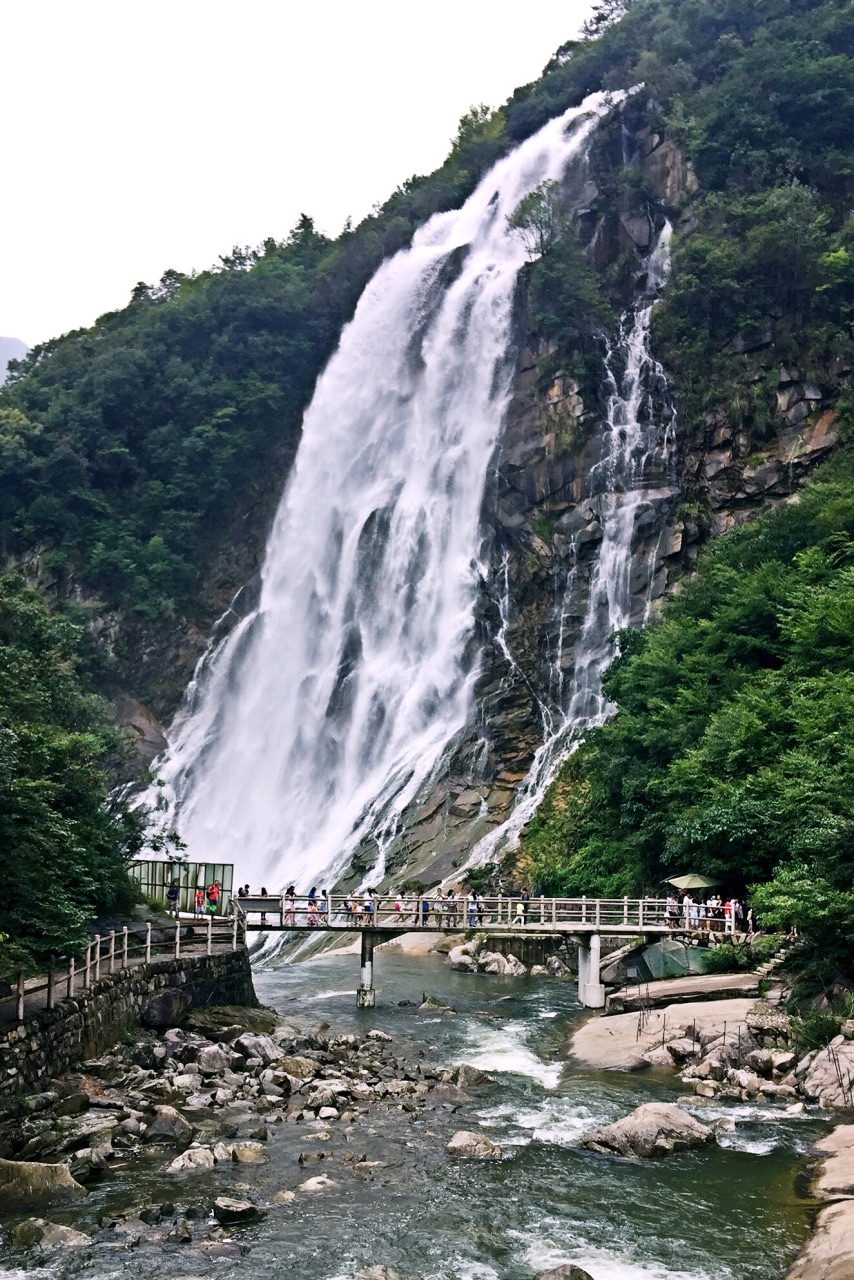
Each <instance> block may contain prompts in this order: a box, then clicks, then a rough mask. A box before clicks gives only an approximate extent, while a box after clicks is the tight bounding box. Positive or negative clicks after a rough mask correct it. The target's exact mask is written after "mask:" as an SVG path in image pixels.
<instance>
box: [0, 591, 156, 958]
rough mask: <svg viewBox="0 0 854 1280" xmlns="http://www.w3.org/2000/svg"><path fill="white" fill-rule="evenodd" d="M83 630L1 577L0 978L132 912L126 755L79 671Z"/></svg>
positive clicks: (60, 952) (136, 834) (135, 826)
mask: <svg viewBox="0 0 854 1280" xmlns="http://www.w3.org/2000/svg"><path fill="white" fill-rule="evenodd" d="M80 643H81V628H79V627H76V626H74V624H73V623H72V622H70V621H69V620H67V619H61V618H57V617H55V616H52V615H51V614H50V613H49V611H48V609H47V608H46V606H45V604H44V602H43V600H42V599H41V597H40V596H39V595H38V594H37V593H36V592H35V591H31V590H29V589H28V588H27V587H26V586H25V585H24V584H23V582H22V581H21V580H20V579H19V578H16V577H13V576H10V575H6V576H4V577H0V850H2V857H0V973H2V974H3V975H9V974H10V973H12V972H14V971H15V970H17V969H24V970H29V971H38V970H41V969H43V968H44V967H46V966H49V965H50V963H51V961H52V960H54V959H57V958H63V957H67V956H69V955H74V954H79V952H80V949H81V948H82V946H83V945H84V942H85V937H86V925H87V923H88V921H89V920H90V919H91V917H92V915H93V914H95V913H97V912H99V911H107V910H111V909H114V908H118V907H126V906H128V905H129V903H130V901H131V900H132V899H131V894H130V888H129V883H128V880H127V877H126V875H125V866H126V863H127V860H128V858H130V857H131V856H132V855H133V854H134V853H135V852H136V851H137V850H138V849H139V846H140V842H141V837H140V830H139V823H138V821H137V820H136V819H135V817H134V816H133V815H132V814H130V813H129V812H128V811H127V810H126V809H124V807H123V806H122V805H120V804H114V803H110V802H109V801H108V795H107V787H108V779H109V775H110V771H111V767H112V766H113V764H114V763H115V760H116V757H117V756H118V754H119V753H120V752H121V750H122V744H121V741H120V739H119V737H118V735H117V733H116V730H115V728H114V727H113V726H112V724H111V722H110V720H109V717H108V715H107V708H106V705H105V704H103V703H102V702H101V701H100V699H98V698H96V697H94V696H93V695H91V694H89V693H86V692H85V690H84V688H83V686H82V684H81V681H80V679H79V676H78V673H77V667H78V665H79V661H80Z"/></svg>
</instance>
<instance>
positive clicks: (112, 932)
mask: <svg viewBox="0 0 854 1280" xmlns="http://www.w3.org/2000/svg"><path fill="white" fill-rule="evenodd" d="M115 968H116V931H115V929H111V930H110V973H113V972H115Z"/></svg>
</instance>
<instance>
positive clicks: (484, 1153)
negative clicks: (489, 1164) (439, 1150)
mask: <svg viewBox="0 0 854 1280" xmlns="http://www.w3.org/2000/svg"><path fill="white" fill-rule="evenodd" d="M445 1150H446V1151H447V1152H448V1155H451V1156H460V1157H462V1158H463V1159H466V1160H500V1159H501V1154H502V1152H501V1148H500V1147H499V1146H496V1144H495V1143H494V1142H492V1141H491V1139H489V1138H487V1136H486V1135H485V1134H483V1133H473V1132H472V1131H471V1130H470V1129H460V1130H459V1131H458V1132H457V1133H455V1134H454V1136H453V1137H452V1138H451V1140H450V1142H449V1143H448V1145H447V1146H446V1147H445Z"/></svg>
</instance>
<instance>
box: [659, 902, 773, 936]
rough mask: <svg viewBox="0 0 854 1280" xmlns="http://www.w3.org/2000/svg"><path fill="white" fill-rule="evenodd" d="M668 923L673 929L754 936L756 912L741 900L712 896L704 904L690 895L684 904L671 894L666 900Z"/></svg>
mask: <svg viewBox="0 0 854 1280" xmlns="http://www.w3.org/2000/svg"><path fill="white" fill-rule="evenodd" d="M666 911H667V923H668V925H669V926H670V928H671V929H693V930H695V931H697V932H705V933H753V931H754V921H753V908H752V907H751V906H747V905H746V904H745V903H743V902H741V901H740V900H739V899H738V898H722V897H721V895H720V894H719V893H713V894H710V895H709V897H707V898H706V900H705V901H704V902H697V901H695V900H694V898H693V896H692V895H691V893H690V892H687V893H685V894H683V895H682V898H681V900H680V899H679V898H678V897H677V896H676V894H674V893H671V894H669V896H668V898H667V907H666Z"/></svg>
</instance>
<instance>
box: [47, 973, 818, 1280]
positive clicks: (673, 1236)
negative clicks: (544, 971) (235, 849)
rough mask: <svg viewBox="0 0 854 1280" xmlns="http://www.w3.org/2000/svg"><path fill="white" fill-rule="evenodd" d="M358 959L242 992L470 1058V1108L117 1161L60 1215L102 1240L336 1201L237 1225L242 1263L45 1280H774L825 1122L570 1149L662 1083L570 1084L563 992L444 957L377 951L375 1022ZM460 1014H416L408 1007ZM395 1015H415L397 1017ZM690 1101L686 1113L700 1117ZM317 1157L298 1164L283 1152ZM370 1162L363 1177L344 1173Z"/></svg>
mask: <svg viewBox="0 0 854 1280" xmlns="http://www.w3.org/2000/svg"><path fill="white" fill-rule="evenodd" d="M356 979H357V960H356V958H355V957H353V956H336V957H328V956H327V957H320V958H315V959H313V960H311V961H310V962H307V963H303V964H283V965H279V966H278V967H271V968H259V969H258V970H257V972H256V989H257V991H258V995H259V997H260V999H261V1000H262V1002H263V1003H265V1004H268V1005H271V1006H272V1007H274V1008H275V1009H276V1010H277V1011H278V1012H279V1013H281V1014H282V1015H284V1016H285V1017H286V1019H287V1021H288V1022H289V1023H291V1024H296V1025H299V1026H301V1027H303V1028H308V1027H313V1026H316V1025H317V1024H318V1023H320V1022H327V1023H329V1024H331V1026H332V1027H333V1028H334V1029H335V1031H336V1032H337V1033H343V1032H347V1031H358V1032H361V1033H364V1032H366V1031H367V1030H369V1029H372V1028H376V1029H379V1030H381V1031H384V1032H386V1033H388V1034H390V1035H392V1036H393V1037H394V1040H395V1051H396V1052H397V1053H399V1054H401V1055H402V1056H405V1057H407V1058H410V1059H412V1060H413V1061H420V1062H423V1063H429V1064H430V1065H438V1066H441V1065H445V1064H453V1063H462V1062H467V1063H470V1064H472V1065H474V1066H477V1067H480V1068H481V1069H483V1070H485V1071H488V1072H489V1073H490V1074H491V1075H492V1076H494V1077H495V1081H496V1083H495V1084H494V1085H493V1086H492V1087H490V1088H488V1089H486V1090H478V1091H470V1093H471V1099H470V1101H466V1102H463V1103H462V1104H461V1105H460V1106H459V1107H458V1109H457V1110H455V1111H452V1110H451V1109H450V1107H443V1108H438V1109H434V1110H429V1111H427V1112H416V1111H406V1110H402V1109H398V1108H397V1107H393V1108H389V1107H387V1106H383V1107H379V1106H377V1107H372V1108H368V1109H365V1110H363V1111H360V1113H359V1115H358V1116H357V1118H356V1119H355V1120H354V1122H353V1123H352V1124H351V1125H349V1126H346V1127H345V1126H344V1124H343V1122H341V1121H339V1122H334V1123H333V1124H332V1125H331V1126H330V1127H331V1129H332V1137H331V1139H330V1140H329V1141H327V1142H324V1143H322V1144H321V1143H320V1142H317V1141H313V1140H312V1139H311V1137H310V1134H311V1129H310V1128H308V1127H306V1126H303V1125H292V1124H279V1125H271V1126H270V1132H269V1139H268V1141H267V1143H266V1146H265V1150H266V1153H267V1156H268V1162H267V1163H266V1164H264V1165H257V1166H245V1165H235V1166H233V1167H230V1166H218V1167H217V1169H216V1170H215V1171H212V1172H209V1173H208V1172H205V1173H189V1174H178V1175H174V1174H173V1175H166V1174H165V1173H164V1172H163V1170H162V1168H161V1167H152V1166H151V1165H148V1164H133V1163H132V1162H128V1163H127V1164H126V1165H125V1166H124V1167H123V1168H121V1167H120V1168H117V1169H116V1170H115V1171H114V1172H113V1173H112V1174H111V1176H110V1177H109V1178H107V1179H105V1180H104V1181H103V1182H102V1183H100V1184H96V1185H95V1186H94V1188H93V1190H92V1192H91V1194H90V1196H89V1197H88V1199H87V1201H86V1202H85V1203H84V1204H83V1205H82V1206H77V1207H75V1209H74V1210H73V1211H72V1210H69V1211H66V1212H65V1213H63V1214H61V1215H58V1214H55V1215H52V1216H53V1217H54V1218H55V1219H56V1220H62V1221H65V1222H68V1223H73V1224H74V1225H77V1226H79V1227H80V1228H81V1229H84V1230H88V1231H90V1232H94V1233H97V1231H98V1225H99V1220H100V1219H102V1218H103V1216H104V1215H107V1216H109V1214H110V1213H118V1212H122V1211H123V1212H128V1211H129V1210H130V1209H131V1208H132V1207H133V1206H134V1205H137V1206H138V1205H141V1204H144V1203H145V1202H146V1201H148V1200H154V1199H161V1200H163V1199H169V1200H174V1201H175V1202H176V1203H178V1204H180V1205H181V1206H184V1207H188V1208H189V1209H190V1210H191V1212H196V1213H198V1214H205V1213H206V1212H207V1209H208V1207H209V1206H210V1204H211V1203H212V1200H213V1197H214V1196H215V1195H219V1194H223V1193H225V1194H233V1195H236V1196H244V1197H249V1198H251V1199H252V1200H255V1201H256V1202H258V1203H262V1204H263V1203H267V1204H270V1202H271V1201H272V1198H273V1196H274V1194H275V1193H276V1192H277V1191H281V1190H291V1189H296V1188H298V1187H299V1185H300V1184H301V1183H302V1182H304V1181H305V1179H306V1178H307V1177H308V1176H309V1175H310V1174H317V1173H324V1174H326V1175H327V1176H329V1177H330V1178H331V1179H332V1180H333V1182H334V1183H335V1184H336V1185H335V1186H334V1187H333V1188H331V1189H329V1190H327V1191H322V1192H318V1193H314V1194H312V1193H310V1192H298V1193H297V1197H296V1199H295V1200H294V1201H293V1202H292V1203H289V1204H282V1205H275V1204H270V1209H269V1213H268V1216H267V1217H266V1219H265V1220H264V1221H263V1222H261V1223H258V1224H256V1225H254V1226H251V1227H244V1228H238V1229H235V1231H234V1233H233V1239H234V1240H236V1241H238V1242H240V1243H243V1244H245V1245H246V1246H248V1247H249V1250H250V1252H249V1253H248V1254H247V1255H246V1256H244V1257H242V1258H230V1257H221V1258H216V1259H209V1258H205V1257H203V1256H200V1255H199V1254H198V1253H197V1251H196V1250H195V1249H193V1248H192V1247H189V1248H188V1247H186V1246H180V1245H170V1244H168V1243H167V1244H165V1245H163V1246H158V1248H157V1249H153V1248H151V1247H147V1248H141V1249H137V1250H126V1249H122V1248H117V1247H116V1245H115V1244H114V1243H110V1242H109V1241H108V1240H103V1241H102V1243H101V1245H100V1246H97V1245H96V1247H95V1248H94V1250H90V1249H87V1250H86V1251H81V1253H80V1254H77V1255H75V1254H73V1253H67V1254H65V1255H63V1256H62V1258H61V1259H60V1260H58V1261H51V1262H49V1263H48V1264H47V1267H46V1269H45V1270H44V1271H43V1272H42V1274H45V1275H47V1274H51V1275H53V1276H68V1277H70V1276H72V1275H79V1276H86V1277H93V1280H94V1278H95V1277H98V1278H99V1280H100V1278H103V1280H107V1277H110V1280H113V1278H114V1277H118V1276H122V1277H125V1276H127V1277H137V1276H138V1277H143V1276H145V1277H147V1278H148V1280H159V1278H160V1277H163V1278H164V1280H165V1277H167V1276H169V1277H174V1276H186V1277H188V1278H189V1277H198V1276H200V1275H207V1274H213V1273H215V1274H216V1275H217V1276H222V1277H225V1278H226V1280H230V1278H231V1277H232V1276H234V1277H235V1280H236V1278H237V1276H238V1275H240V1276H245V1275H246V1272H247V1269H250V1270H251V1272H252V1274H253V1280H267V1278H268V1277H269V1280H273V1278H275V1280H282V1278H283V1277H295V1278H301V1277H314V1278H316V1280H354V1278H355V1277H357V1276H358V1275H359V1273H360V1271H362V1270H364V1269H365V1268H366V1267H369V1266H372V1265H376V1264H384V1265H386V1266H388V1267H391V1268H393V1269H394V1270H395V1271H398V1272H399V1273H400V1274H401V1275H402V1276H405V1277H408V1278H411V1280H530V1277H531V1276H532V1275H534V1274H535V1273H536V1271H537V1270H539V1269H542V1268H545V1267H547V1266H550V1265H556V1264H557V1263H560V1262H565V1261H573V1262H575V1263H577V1264H578V1265H579V1266H582V1267H584V1268H585V1269H586V1270H587V1271H589V1273H590V1275H591V1276H593V1277H594V1280H779V1278H780V1277H781V1276H782V1275H783V1273H784V1271H785V1269H786V1267H787V1265H788V1264H789V1262H790V1261H791V1260H792V1258H793V1257H794V1255H795V1254H796V1253H797V1251H798V1248H799V1247H800V1245H801V1244H802V1242H803V1240H804V1239H805V1237H806V1236H807V1234H808V1231H809V1214H810V1205H809V1204H808V1203H807V1201H806V1200H805V1198H804V1197H803V1194H802V1192H803V1188H799V1179H798V1173H799V1168H800V1167H802V1159H801V1157H802V1155H803V1153H804V1151H805V1150H806V1148H807V1147H808V1146H809V1145H810V1144H811V1143H812V1142H814V1141H815V1139H816V1137H817V1136H818V1135H819V1134H820V1133H822V1132H824V1131H825V1130H826V1128H827V1124H826V1123H824V1122H822V1121H821V1120H818V1119H816V1118H815V1117H814V1116H809V1115H807V1116H805V1117H788V1116H786V1117H784V1116H783V1110H782V1108H781V1107H772V1106H752V1107H751V1106H747V1105H744V1104H742V1105H737V1106H731V1105H728V1104H714V1105H712V1104H709V1105H708V1106H704V1107H702V1108H700V1107H699V1106H697V1107H694V1106H692V1110H693V1111H694V1114H696V1115H697V1116H698V1117H699V1118H701V1119H703V1120H705V1121H707V1122H714V1121H715V1120H718V1119H720V1118H722V1117H733V1118H735V1120H736V1126H735V1129H734V1131H731V1132H726V1131H723V1132H720V1133H719V1141H718V1145H717V1146H714V1147H711V1148H706V1149H703V1150H700V1151H695V1152H690V1153H685V1154H682V1155H678V1156H674V1157H671V1158H669V1159H665V1160H660V1161H649V1162H641V1163H633V1162H628V1161H622V1160H616V1159H609V1158H605V1157H600V1156H597V1155H593V1154H591V1153H589V1152H582V1151H579V1150H578V1149H577V1143H578V1141H579V1139H580V1138H581V1137H582V1136H583V1135H584V1134H585V1133H587V1132H589V1131H590V1130H592V1129H594V1128H595V1127H597V1126H598V1125H600V1124H602V1123H605V1122H608V1121H611V1120H614V1119H616V1118H618V1117H619V1116H621V1115H624V1114H626V1113H627V1112H628V1111H631V1110H632V1109H633V1108H634V1107H636V1106H637V1105H639V1104H640V1103H641V1102H644V1101H649V1100H650V1099H651V1098H654V1097H659V1098H663V1099H667V1100H671V1101H672V1100H675V1098H676V1097H677V1096H678V1094H679V1092H680V1088H681V1087H680V1085H679V1083H678V1081H676V1080H675V1079H673V1078H669V1077H665V1076H658V1075H654V1074H652V1073H644V1074H625V1073H615V1072H612V1073H609V1072H593V1071H589V1070H583V1069H581V1068H579V1067H577V1066H575V1065H574V1064H572V1063H570V1062H568V1061H567V1058H566V1045H567V1042H568V1039H569V1036H570V1034H571V1032H572V1030H573V1029H574V1028H575V1027H576V1026H578V1024H579V1023H580V1021H581V1020H582V1019H583V1018H585V1017H588V1016H589V1014H587V1013H584V1012H583V1011H582V1010H581V1009H580V1008H579V1006H578V1004H577V1001H576V996H575V987H574V985H573V984H571V983H565V982H558V981H547V980H535V979H510V978H501V977H490V976H486V975H473V974H456V973H454V972H452V971H451V970H450V968H449V967H448V966H447V964H446V963H445V962H444V960H443V959H441V958H440V957H432V956H431V957H427V958H424V957H413V956H407V955H405V954H395V953H393V952H391V953H382V954H381V955H380V957H379V959H378V965H377V974H376V981H377V1007H376V1009H375V1010H372V1011H364V1012H358V1011H357V1010H356V1008H355V997H354V990H355V984H356ZM424 992H430V993H432V994H434V995H437V996H440V997H443V998H444V999H446V1000H447V1001H448V1002H449V1003H450V1004H451V1005H453V1006H454V1007H455V1008H456V1010H457V1014H456V1015H453V1014H438V1013H421V1012H419V1010H418V1004H419V1003H420V1002H421V998H422V994H423V993H424ZM400 1002H411V1003H403V1004H401V1003H400ZM697 1101H698V1102H699V1101H700V1100H699V1099H698V1100H697ZM458 1129H483V1130H484V1131H485V1132H486V1133H487V1134H488V1135H489V1137H490V1138H492V1140H493V1141H495V1142H497V1143H499V1144H500V1146H501V1147H502V1149H503V1152H504V1158H503V1159H502V1160H501V1161H500V1162H493V1161H474V1160H469V1161H459V1160H453V1159H451V1157H449V1156H448V1155H447V1154H446V1153H445V1143H446V1142H447V1141H448V1138H449V1137H450V1135H451V1134H452V1133H454V1132H455V1131H456V1130H458ZM321 1149H322V1150H323V1154H324V1158H323V1160H322V1161H320V1162H318V1163H314V1164H311V1165H310V1166H309V1167H306V1166H305V1165H301V1164H300V1163H299V1162H298V1156H299V1154H300V1153H301V1152H302V1153H305V1152H306V1151H311V1152H317V1151H320V1150H321ZM363 1157H366V1158H367V1161H370V1162H374V1161H376V1162H378V1163H376V1164H374V1165H373V1167H372V1168H371V1170H370V1175H369V1177H367V1178H366V1177H365V1176H364V1169H362V1171H361V1174H360V1176H355V1174H354V1171H353V1163H354V1160H355V1161H358V1162H359V1163H360V1165H363V1164H364V1160H363V1159H362V1158H363Z"/></svg>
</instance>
